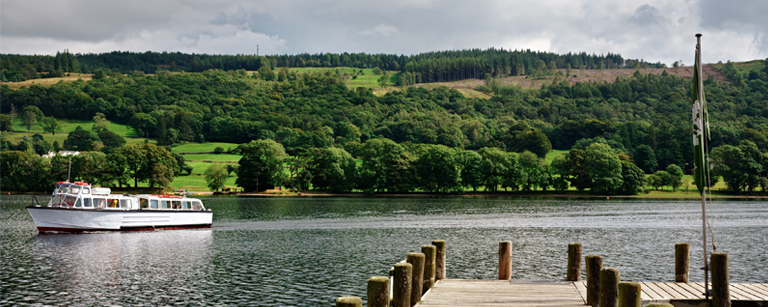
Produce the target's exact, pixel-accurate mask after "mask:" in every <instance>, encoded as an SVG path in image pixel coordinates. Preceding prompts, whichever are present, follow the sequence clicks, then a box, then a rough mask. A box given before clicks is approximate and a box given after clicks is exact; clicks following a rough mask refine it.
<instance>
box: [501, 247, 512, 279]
mask: <svg viewBox="0 0 768 307" xmlns="http://www.w3.org/2000/svg"><path fill="white" fill-rule="evenodd" d="M511 278H512V242H510V241H502V242H499V280H509V279H511Z"/></svg>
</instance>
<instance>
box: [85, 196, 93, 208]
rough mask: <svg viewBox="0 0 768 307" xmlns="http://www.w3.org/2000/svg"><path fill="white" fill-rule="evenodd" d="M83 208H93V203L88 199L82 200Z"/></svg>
mask: <svg viewBox="0 0 768 307" xmlns="http://www.w3.org/2000/svg"><path fill="white" fill-rule="evenodd" d="M83 208H93V203H92V202H91V199H90V198H83Z"/></svg>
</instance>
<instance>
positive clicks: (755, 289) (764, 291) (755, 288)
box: [740, 284, 768, 301]
mask: <svg viewBox="0 0 768 307" xmlns="http://www.w3.org/2000/svg"><path fill="white" fill-rule="evenodd" d="M740 285H741V286H742V287H744V288H747V289H750V290H752V293H755V294H756V295H758V296H759V297H761V298H762V300H764V301H768V287H765V288H761V287H760V286H762V285H760V284H740Z"/></svg>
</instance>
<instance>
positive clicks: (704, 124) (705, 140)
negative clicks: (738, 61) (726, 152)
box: [693, 43, 710, 192]
mask: <svg viewBox="0 0 768 307" xmlns="http://www.w3.org/2000/svg"><path fill="white" fill-rule="evenodd" d="M701 73H702V71H701V44H700V43H697V44H696V63H695V64H694V67H693V98H694V102H693V160H694V161H693V162H694V168H693V180H694V182H695V183H696V186H697V187H698V188H699V192H701V191H703V190H704V187H706V186H707V171H709V168H708V167H707V163H706V160H705V157H704V153H705V151H706V149H707V148H706V145H707V144H709V140H710V139H709V121H708V119H709V118H708V114H707V101H706V99H704V88H703V87H704V85H703V82H702V76H701Z"/></svg>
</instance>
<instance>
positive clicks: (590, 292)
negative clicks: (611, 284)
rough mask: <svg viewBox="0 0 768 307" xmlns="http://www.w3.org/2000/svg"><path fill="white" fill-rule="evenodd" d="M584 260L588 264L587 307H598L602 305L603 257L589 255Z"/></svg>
mask: <svg viewBox="0 0 768 307" xmlns="http://www.w3.org/2000/svg"><path fill="white" fill-rule="evenodd" d="M584 259H585V262H586V263H587V285H586V286H587V305H590V306H592V307H598V305H599V304H600V270H602V269H603V257H602V256H597V255H589V256H587V257H584Z"/></svg>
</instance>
